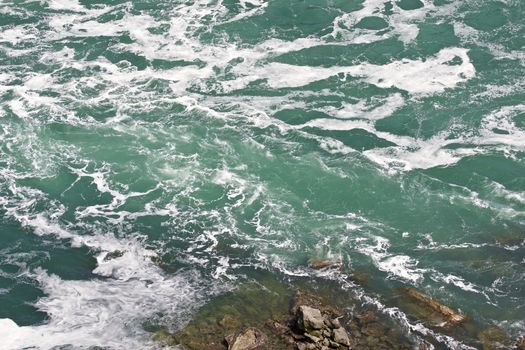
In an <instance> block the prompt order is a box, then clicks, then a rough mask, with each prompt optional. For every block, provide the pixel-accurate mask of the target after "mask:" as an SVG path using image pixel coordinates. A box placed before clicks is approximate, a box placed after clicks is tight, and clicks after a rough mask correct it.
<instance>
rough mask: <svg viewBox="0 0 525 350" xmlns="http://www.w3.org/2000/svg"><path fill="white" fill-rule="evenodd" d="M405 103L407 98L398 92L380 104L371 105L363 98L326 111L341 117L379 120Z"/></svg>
mask: <svg viewBox="0 0 525 350" xmlns="http://www.w3.org/2000/svg"><path fill="white" fill-rule="evenodd" d="M404 104H405V99H404V98H403V96H401V94H399V93H396V94H392V95H390V96H387V97H386V98H385V99H384V100H383V101H382V104H380V105H375V104H372V106H370V105H369V101H366V100H362V101H359V102H358V103H356V104H348V103H345V104H344V105H343V107H342V108H339V109H335V108H326V109H325V112H326V113H328V114H331V115H333V116H334V117H336V118H340V119H350V118H363V119H369V120H379V119H383V118H386V117H389V116H391V115H392V113H394V112H395V111H396V110H397V109H399V108H401V107H402V106H403V105H404Z"/></svg>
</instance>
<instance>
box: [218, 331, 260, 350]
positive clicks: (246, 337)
mask: <svg viewBox="0 0 525 350" xmlns="http://www.w3.org/2000/svg"><path fill="white" fill-rule="evenodd" d="M225 339H226V342H227V343H228V350H258V349H264V348H265V347H266V345H267V343H268V337H267V336H266V334H264V333H263V332H262V331H260V330H259V329H257V328H254V327H250V328H248V329H246V330H244V331H243V332H241V333H239V334H236V335H229V336H226V338H225Z"/></svg>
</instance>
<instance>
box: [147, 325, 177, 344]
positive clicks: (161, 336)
mask: <svg viewBox="0 0 525 350" xmlns="http://www.w3.org/2000/svg"><path fill="white" fill-rule="evenodd" d="M153 340H154V341H157V342H159V343H162V344H165V345H168V346H175V345H177V344H178V342H177V339H175V337H174V336H173V334H171V333H170V332H168V331H167V330H165V329H162V330H160V331H157V332H155V334H154V335H153Z"/></svg>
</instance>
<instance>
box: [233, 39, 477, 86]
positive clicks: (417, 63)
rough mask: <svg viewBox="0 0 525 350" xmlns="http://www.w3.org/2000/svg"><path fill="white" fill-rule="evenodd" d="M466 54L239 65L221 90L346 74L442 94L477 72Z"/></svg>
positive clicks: (296, 83)
mask: <svg viewBox="0 0 525 350" xmlns="http://www.w3.org/2000/svg"><path fill="white" fill-rule="evenodd" d="M467 52H468V50H467V49H463V48H446V49H442V50H441V51H440V52H439V53H438V54H437V55H436V56H434V57H432V58H427V59H425V60H423V59H421V60H409V59H403V60H400V61H394V62H392V63H388V64H385V65H373V64H360V65H356V66H350V67H338V66H336V67H330V68H325V67H311V66H295V65H290V64H284V63H276V62H274V63H269V64H267V65H264V66H262V67H256V68H254V69H252V70H251V72H250V71H249V70H248V71H246V70H245V69H244V68H245V67H244V66H242V68H243V69H242V70H241V69H239V68H238V67H236V68H234V70H235V72H236V73H237V75H238V76H241V78H237V79H235V80H233V81H229V82H226V83H223V87H224V89H225V91H233V90H237V89H240V88H242V87H245V86H247V85H248V84H249V83H251V82H254V81H256V80H260V79H265V80H267V84H268V86H270V87H272V88H275V89H280V88H290V87H300V86H305V85H307V84H310V83H313V82H316V81H320V80H324V79H328V78H330V77H332V76H336V75H338V74H349V75H351V76H356V77H361V78H362V79H363V80H365V81H366V82H368V83H370V84H373V85H376V86H378V87H381V88H393V87H396V88H398V89H401V90H405V91H407V92H410V93H412V94H422V95H427V94H433V93H438V92H443V91H445V89H447V88H453V87H455V86H456V85H458V84H459V83H461V82H465V81H467V80H469V79H471V78H473V77H474V76H475V74H476V70H475V68H474V66H473V65H472V63H471V62H470V59H469V57H468V55H467ZM453 59H460V60H461V63H460V64H450V62H451V61H452V60H453ZM342 79H345V77H344V76H343V77H342Z"/></svg>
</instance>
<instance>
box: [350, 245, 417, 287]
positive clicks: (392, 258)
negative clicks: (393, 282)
mask: <svg viewBox="0 0 525 350" xmlns="http://www.w3.org/2000/svg"><path fill="white" fill-rule="evenodd" d="M374 240H375V243H376V244H375V245H371V244H366V241H364V242H361V243H360V244H359V245H358V247H357V250H358V251H359V252H361V253H363V254H366V255H367V256H369V257H370V258H371V259H372V261H373V263H374V265H376V266H377V268H378V269H379V270H381V271H384V272H387V273H388V274H389V275H390V276H392V277H394V276H395V277H400V278H402V279H404V280H408V281H411V282H418V281H420V280H422V279H423V273H424V272H426V270H425V269H420V268H417V267H416V266H417V264H418V262H417V260H415V259H413V258H411V257H409V256H407V255H394V254H391V253H389V252H388V248H389V247H390V242H389V241H388V239H386V238H384V237H379V236H376V237H374Z"/></svg>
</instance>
